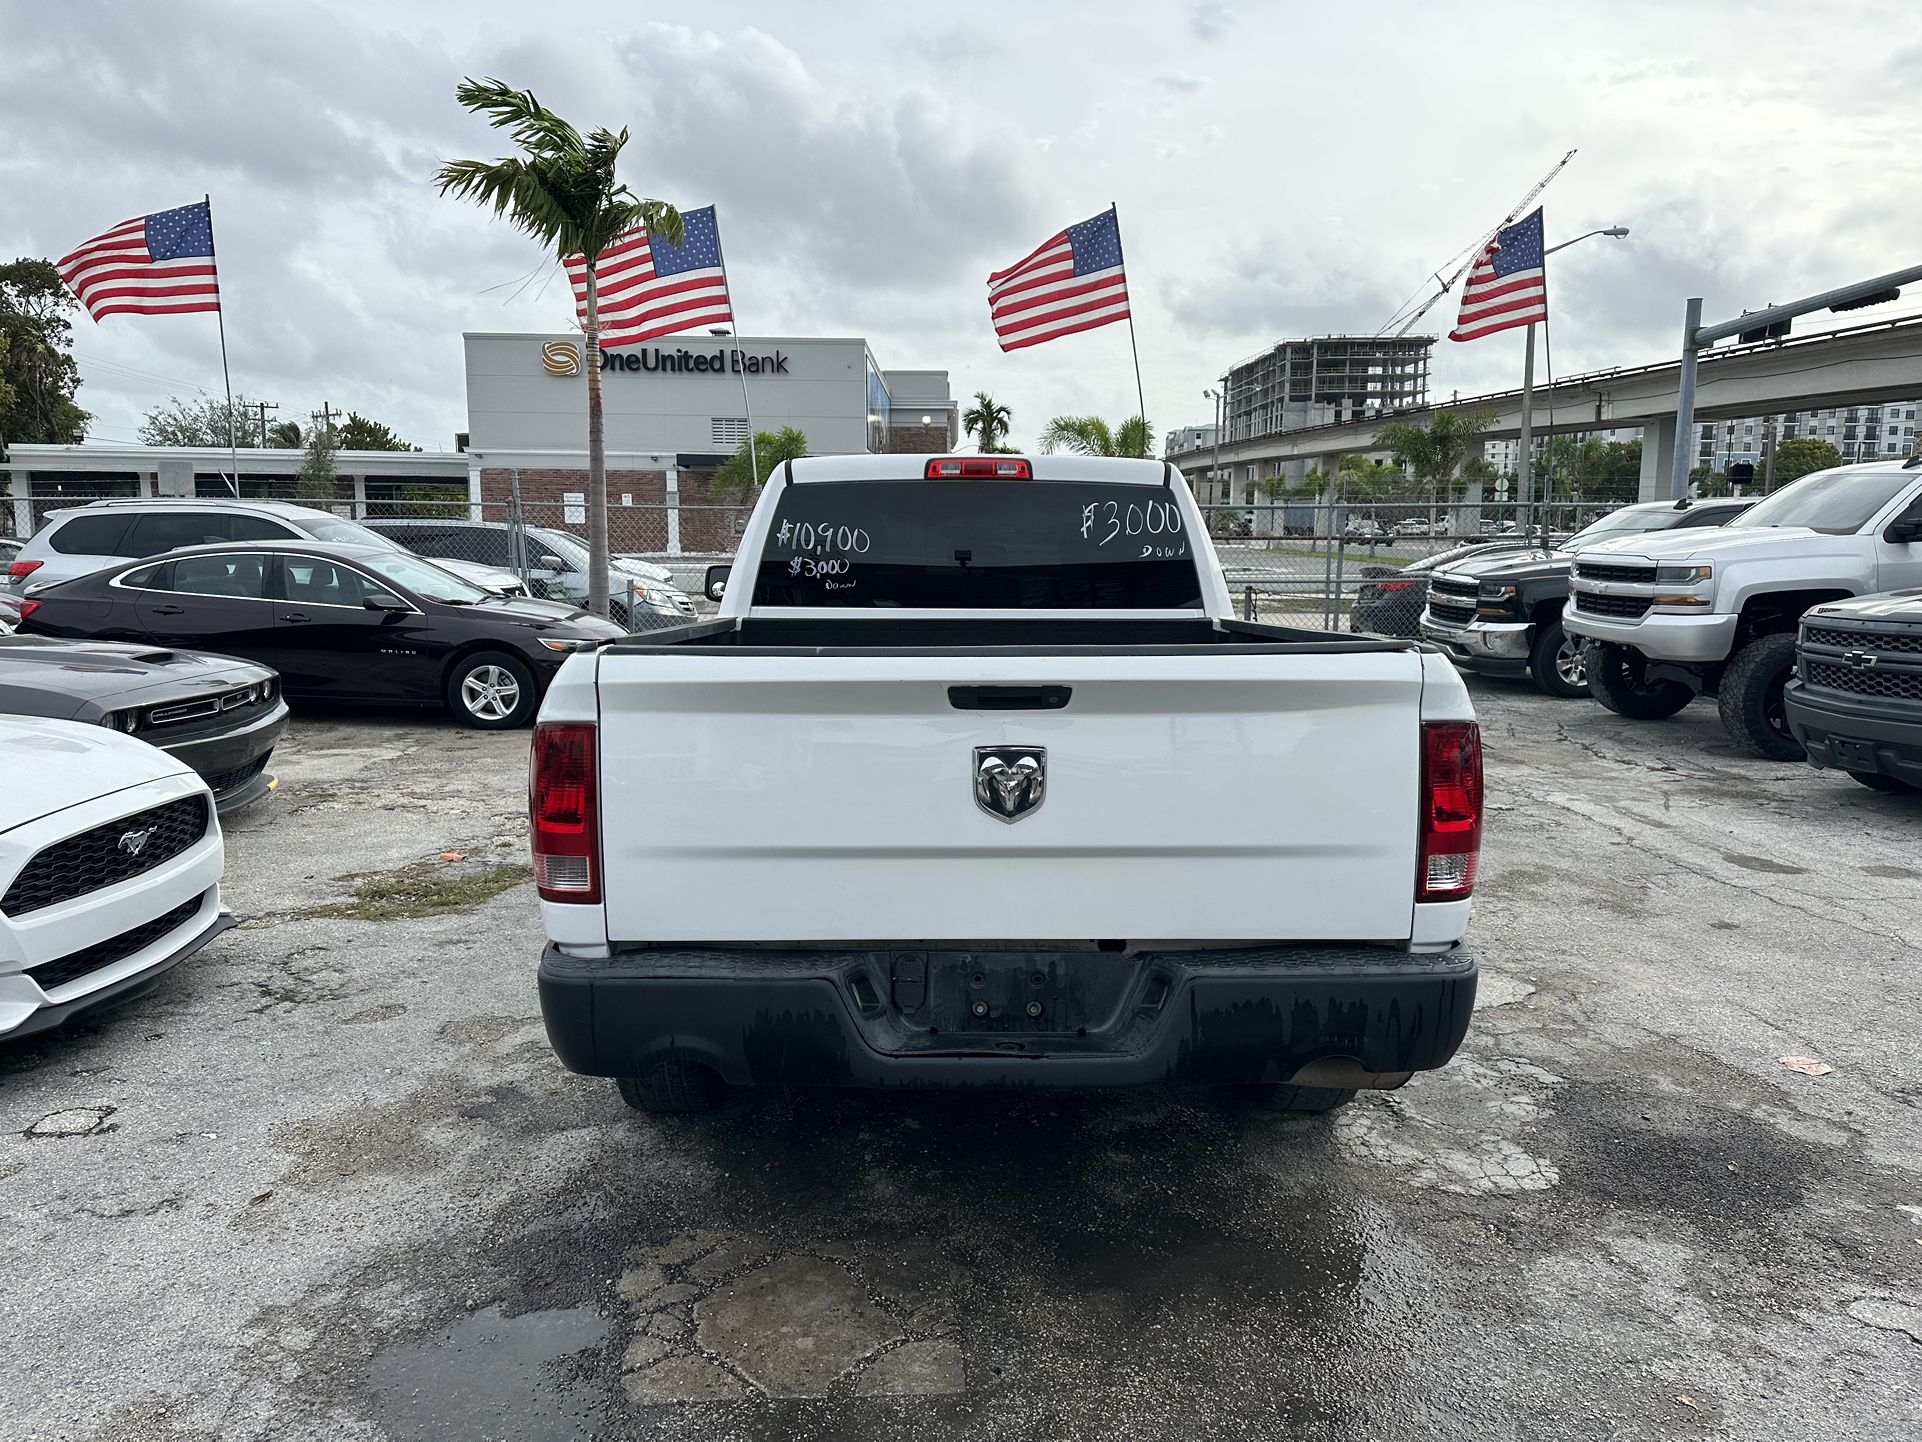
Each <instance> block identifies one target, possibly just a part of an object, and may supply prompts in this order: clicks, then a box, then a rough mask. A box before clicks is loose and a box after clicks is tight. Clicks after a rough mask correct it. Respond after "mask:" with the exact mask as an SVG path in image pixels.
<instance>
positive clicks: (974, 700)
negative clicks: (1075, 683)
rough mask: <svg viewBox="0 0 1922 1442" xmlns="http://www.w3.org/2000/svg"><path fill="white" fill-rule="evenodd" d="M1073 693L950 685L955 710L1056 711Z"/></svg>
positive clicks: (950, 700)
mask: <svg viewBox="0 0 1922 1442" xmlns="http://www.w3.org/2000/svg"><path fill="white" fill-rule="evenodd" d="M1073 694H1074V690H1073V688H1072V687H1069V686H950V687H948V704H949V705H950V706H952V707H954V709H955V710H957V711H1059V710H1060V709H1061V708H1062V707H1063V706H1066V705H1067V704H1068V698H1069V697H1070V696H1072V695H1073Z"/></svg>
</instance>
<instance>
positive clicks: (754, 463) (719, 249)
mask: <svg viewBox="0 0 1922 1442" xmlns="http://www.w3.org/2000/svg"><path fill="white" fill-rule="evenodd" d="M714 253H715V254H716V255H717V256H719V257H720V258H721V284H722V285H723V286H725V287H726V289H727V309H728V314H729V315H730V316H732V317H733V320H734V339H735V341H736V342H737V344H736V345H735V347H734V358H735V360H737V361H739V362H740V363H741V368H740V375H741V410H742V411H743V413H745V415H746V416H747V464H748V470H749V472H750V474H751V475H752V476H753V480H754V484H755V485H757V486H758V485H760V484H761V458H760V456H759V455H758V454H757V453H756V451H755V448H754V407H753V406H751V405H749V404H748V399H747V358H746V357H745V356H743V355H742V354H741V347H740V345H739V344H738V342H739V341H740V339H741V315H740V312H739V311H737V310H735V308H734V282H733V281H732V280H730V279H729V278H728V273H727V248H726V247H725V246H723V245H722V244H721V211H720V207H719V206H716V207H715V209H714Z"/></svg>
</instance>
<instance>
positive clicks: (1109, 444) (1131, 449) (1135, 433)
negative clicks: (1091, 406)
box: [1041, 416, 1155, 456]
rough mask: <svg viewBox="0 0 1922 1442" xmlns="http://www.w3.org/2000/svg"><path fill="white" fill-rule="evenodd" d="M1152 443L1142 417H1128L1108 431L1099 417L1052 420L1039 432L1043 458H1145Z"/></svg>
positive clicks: (1072, 417)
mask: <svg viewBox="0 0 1922 1442" xmlns="http://www.w3.org/2000/svg"><path fill="white" fill-rule="evenodd" d="M1154 443H1155V432H1154V427H1153V426H1151V425H1149V424H1148V420H1147V417H1145V416H1129V417H1128V419H1127V420H1125V421H1123V422H1122V423H1121V424H1120V425H1119V426H1116V427H1113V428H1112V429H1111V428H1110V427H1109V425H1108V423H1107V422H1106V421H1104V420H1102V419H1101V417H1100V416H1056V417H1055V418H1054V419H1053V420H1051V421H1049V422H1048V426H1047V429H1046V430H1044V431H1042V432H1041V450H1042V453H1043V454H1045V455H1053V454H1054V453H1055V452H1056V451H1072V452H1073V453H1074V454H1075V455H1077V456H1145V455H1147V454H1148V453H1149V452H1150V451H1152V450H1153V449H1154Z"/></svg>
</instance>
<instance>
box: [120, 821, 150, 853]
mask: <svg viewBox="0 0 1922 1442" xmlns="http://www.w3.org/2000/svg"><path fill="white" fill-rule="evenodd" d="M159 829H160V828H159V827H158V826H149V827H147V828H146V830H144V831H123V832H121V833H120V849H121V850H122V851H124V852H126V853H127V855H129V856H138V855H139V854H140V853H141V852H142V851H144V850H145V849H146V846H147V842H148V841H149V840H151V839H152V837H153V834H154V832H156V831H158V830H159Z"/></svg>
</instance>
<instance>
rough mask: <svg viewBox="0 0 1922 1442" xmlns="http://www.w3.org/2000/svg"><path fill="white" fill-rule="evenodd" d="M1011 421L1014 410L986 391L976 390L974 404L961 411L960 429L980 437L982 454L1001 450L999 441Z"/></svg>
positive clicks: (1004, 435)
mask: <svg viewBox="0 0 1922 1442" xmlns="http://www.w3.org/2000/svg"><path fill="white" fill-rule="evenodd" d="M1013 423H1014V412H1013V411H1011V410H1009V409H1008V408H1007V407H1006V406H1004V405H1002V404H1001V402H999V401H997V400H996V399H995V398H994V397H993V396H991V395H989V394H988V393H987V392H986V391H976V392H975V393H974V404H973V405H971V406H969V407H968V408H967V409H966V410H965V411H963V412H962V413H961V429H962V430H963V431H964V432H965V433H966V434H968V435H971V436H973V435H978V436H979V437H980V438H981V444H980V449H981V451H982V453H983V454H984V455H985V454H989V453H993V452H998V451H1001V450H1002V445H1001V442H1002V441H1003V440H1004V439H1005V438H1006V437H1007V434H1008V427H1009V426H1010V425H1012V424H1013Z"/></svg>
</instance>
